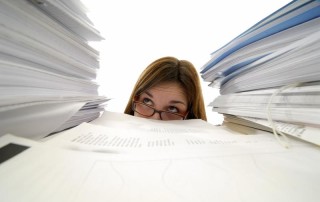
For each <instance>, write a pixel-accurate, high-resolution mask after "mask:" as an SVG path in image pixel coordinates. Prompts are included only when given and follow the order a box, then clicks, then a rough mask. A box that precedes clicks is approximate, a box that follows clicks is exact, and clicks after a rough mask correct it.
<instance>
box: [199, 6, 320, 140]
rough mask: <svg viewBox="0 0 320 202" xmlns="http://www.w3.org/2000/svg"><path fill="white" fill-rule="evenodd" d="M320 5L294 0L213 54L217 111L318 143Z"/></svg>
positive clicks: (205, 74) (208, 75)
mask: <svg viewBox="0 0 320 202" xmlns="http://www.w3.org/2000/svg"><path fill="white" fill-rule="evenodd" d="M319 16H320V2H319V1H302V0H299V1H292V2H290V3H289V4H287V5H285V6H284V7H282V8H280V9H279V10H277V11H276V12H274V13H272V14H271V15H269V16H267V17H266V18H264V19H263V20H261V21H260V22H258V23H257V24H255V25H254V26H252V27H251V28H250V29H248V30H247V31H245V32H244V33H242V34H240V35H239V36H238V37H236V38H235V39H233V40H232V41H231V42H229V43H228V44H226V45H225V46H223V47H222V48H220V49H219V50H217V51H215V52H213V53H212V54H211V56H212V58H211V60H210V61H208V62H207V63H206V64H205V65H204V66H203V68H202V70H201V75H202V78H203V79H204V80H205V81H208V82H211V83H210V86H212V87H218V88H220V94H221V95H220V96H219V97H217V98H216V99H215V100H214V101H213V102H212V106H213V111H216V112H219V113H223V114H225V117H226V118H225V123H226V124H229V123H237V124H243V125H249V126H252V127H257V128H263V129H264V130H269V131H273V132H274V134H275V135H276V136H277V135H278V134H280V135H284V136H285V135H286V134H289V135H293V136H295V137H298V138H301V139H303V140H306V141H309V142H312V143H315V144H318V145H320V136H319V132H320V85H319V84H320V82H319V81H320V19H319Z"/></svg>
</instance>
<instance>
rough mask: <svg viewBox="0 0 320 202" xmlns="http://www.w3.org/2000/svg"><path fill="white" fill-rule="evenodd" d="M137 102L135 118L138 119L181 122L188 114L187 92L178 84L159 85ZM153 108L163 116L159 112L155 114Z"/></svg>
mask: <svg viewBox="0 0 320 202" xmlns="http://www.w3.org/2000/svg"><path fill="white" fill-rule="evenodd" d="M135 101H137V102H136V103H135V104H134V107H135V112H134V116H138V117H144V118H149V119H159V120H160V119H162V120H179V119H180V120H181V119H184V118H185V117H186V115H187V113H188V99H187V95H186V92H185V90H184V89H183V88H182V87H181V85H179V83H176V82H167V83H161V84H158V85H156V86H154V87H152V88H150V89H148V90H146V91H145V92H143V93H142V94H140V95H139V96H138V97H137V98H136V100H135ZM141 103H142V104H141ZM152 108H153V109H155V110H156V111H161V115H160V113H157V112H155V113H153V112H154V110H153V109H152ZM138 112H139V113H138ZM179 115H180V116H179Z"/></svg>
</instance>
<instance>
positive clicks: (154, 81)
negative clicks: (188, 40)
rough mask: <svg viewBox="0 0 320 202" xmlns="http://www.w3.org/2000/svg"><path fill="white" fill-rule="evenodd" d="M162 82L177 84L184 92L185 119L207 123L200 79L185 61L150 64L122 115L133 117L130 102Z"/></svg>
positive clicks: (170, 58) (141, 76) (191, 65)
mask: <svg viewBox="0 0 320 202" xmlns="http://www.w3.org/2000/svg"><path fill="white" fill-rule="evenodd" d="M164 82H177V83H179V84H180V85H181V86H182V87H183V88H184V90H185V92H186V94H187V99H188V103H189V108H188V110H189V114H188V116H187V118H186V119H202V120H204V121H207V116H206V112H205V106H204V101H203V95H202V89H201V84H200V78H199V75H198V72H197V71H196V69H195V67H194V66H193V64H192V63H191V62H189V61H187V60H178V59H177V58H174V57H163V58H160V59H158V60H155V61H154V62H152V63H151V64H150V65H149V66H148V67H147V68H146V69H145V70H144V71H143V72H142V74H141V75H140V77H139V79H138V81H137V82H136V84H135V86H134V88H133V91H132V93H131V96H130V98H129V101H128V103H127V106H126V108H125V111H124V113H125V114H130V115H134V111H133V110H132V101H133V99H134V97H135V96H137V95H140V94H141V93H143V92H144V91H146V90H147V89H150V88H152V87H153V86H156V85H158V84H160V83H164Z"/></svg>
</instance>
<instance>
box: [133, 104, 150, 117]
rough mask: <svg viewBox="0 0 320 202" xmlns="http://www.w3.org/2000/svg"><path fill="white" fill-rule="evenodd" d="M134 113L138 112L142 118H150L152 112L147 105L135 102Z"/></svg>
mask: <svg viewBox="0 0 320 202" xmlns="http://www.w3.org/2000/svg"><path fill="white" fill-rule="evenodd" d="M134 106H135V107H134V111H136V112H138V113H139V114H141V115H143V116H152V115H153V112H154V110H153V109H152V108H150V107H149V106H148V105H144V104H142V103H139V102H136V103H134Z"/></svg>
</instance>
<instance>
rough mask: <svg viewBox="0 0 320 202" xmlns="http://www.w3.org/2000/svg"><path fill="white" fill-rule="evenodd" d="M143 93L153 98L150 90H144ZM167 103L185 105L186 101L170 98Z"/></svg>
mask: <svg viewBox="0 0 320 202" xmlns="http://www.w3.org/2000/svg"><path fill="white" fill-rule="evenodd" d="M144 93H145V94H147V95H148V96H149V97H151V98H153V95H152V94H151V93H150V92H148V91H145V92H144ZM169 103H170V104H182V105H185V106H187V104H186V103H184V102H182V101H180V100H171V101H170V102H169Z"/></svg>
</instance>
